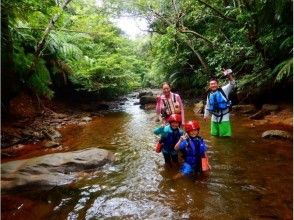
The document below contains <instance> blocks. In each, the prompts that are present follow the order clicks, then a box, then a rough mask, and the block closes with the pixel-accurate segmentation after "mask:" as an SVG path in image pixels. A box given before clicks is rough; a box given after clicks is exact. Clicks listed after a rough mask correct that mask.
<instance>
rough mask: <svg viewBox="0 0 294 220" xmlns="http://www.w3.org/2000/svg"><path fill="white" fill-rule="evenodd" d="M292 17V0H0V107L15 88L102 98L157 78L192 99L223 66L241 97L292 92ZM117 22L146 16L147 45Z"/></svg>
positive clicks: (156, 81) (153, 84) (150, 84)
mask: <svg viewBox="0 0 294 220" xmlns="http://www.w3.org/2000/svg"><path fill="white" fill-rule="evenodd" d="M292 13H293V6H292V2H291V1H290V0H280V1H275V0H263V1H261V0H258V1H251V0H222V1H221V0H213V1H212V0H207V1H204V0H181V1H178V0H161V1H157V0H129V1H123V0H110V1H101V0H100V1H95V0H87V1H86V0H63V1H61V0H45V1H37V0H23V1H15V0H14V1H8V0H3V1H2V2H1V27H2V35H1V63H2V69H1V71H2V105H3V104H4V105H5V104H7V103H8V102H9V100H10V99H11V98H12V97H14V96H15V95H17V94H18V93H19V92H20V91H21V90H22V89H23V88H29V89H31V90H32V91H33V92H34V93H36V94H37V95H39V96H43V97H47V98H52V97H54V96H56V95H59V94H63V93H65V91H66V89H71V90H74V91H77V92H79V91H80V92H88V93H94V94H96V95H97V96H100V97H105V98H106V97H117V95H121V94H125V93H127V92H130V91H132V90H134V89H136V88H141V87H158V86H159V84H160V82H162V81H163V80H168V81H170V82H171V83H172V85H173V87H174V88H175V89H177V90H181V91H185V92H187V93H188V94H193V95H197V94H201V93H203V92H204V91H205V88H206V85H207V81H208V80H209V78H210V77H212V76H218V77H220V78H221V70H222V68H227V67H229V68H232V69H233V70H234V74H235V77H236V78H238V90H239V91H243V92H245V93H250V94H253V93H263V92H266V91H270V90H271V89H273V88H279V87H281V86H286V87H292V80H293V79H292V75H293V74H292V72H293V28H292V25H293V20H292ZM120 15H129V16H134V17H141V18H144V19H145V20H146V21H147V22H148V25H149V28H148V30H147V31H146V35H145V37H141V38H138V39H136V40H131V39H129V38H128V37H127V36H126V35H125V34H124V33H123V31H122V30H121V29H119V28H118V27H117V26H116V25H115V24H114V23H113V22H112V18H114V17H119V16H120Z"/></svg>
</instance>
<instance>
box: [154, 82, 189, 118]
mask: <svg viewBox="0 0 294 220" xmlns="http://www.w3.org/2000/svg"><path fill="white" fill-rule="evenodd" d="M161 88H162V93H163V94H162V95H159V96H157V103H156V114H157V121H162V123H163V124H165V123H167V118H168V116H170V115H172V114H180V115H181V118H182V124H184V123H185V115H184V106H183V103H182V99H181V97H180V96H179V95H178V94H176V93H173V92H171V86H170V84H169V83H167V82H164V83H162V86H161Z"/></svg>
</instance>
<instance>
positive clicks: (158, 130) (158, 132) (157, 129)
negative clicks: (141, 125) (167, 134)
mask: <svg viewBox="0 0 294 220" xmlns="http://www.w3.org/2000/svg"><path fill="white" fill-rule="evenodd" d="M163 130H164V127H158V128H155V129H154V130H153V133H154V134H156V135H160V134H163Z"/></svg>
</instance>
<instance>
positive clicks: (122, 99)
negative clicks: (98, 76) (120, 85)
mask: <svg viewBox="0 0 294 220" xmlns="http://www.w3.org/2000/svg"><path fill="white" fill-rule="evenodd" d="M119 100H120V101H124V102H125V101H128V98H127V97H122V98H120V99H119Z"/></svg>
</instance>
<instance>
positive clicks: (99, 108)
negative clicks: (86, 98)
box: [96, 103, 109, 110]
mask: <svg viewBox="0 0 294 220" xmlns="http://www.w3.org/2000/svg"><path fill="white" fill-rule="evenodd" d="M108 109H109V105H107V104H103V103H100V104H97V105H96V110H108Z"/></svg>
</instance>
